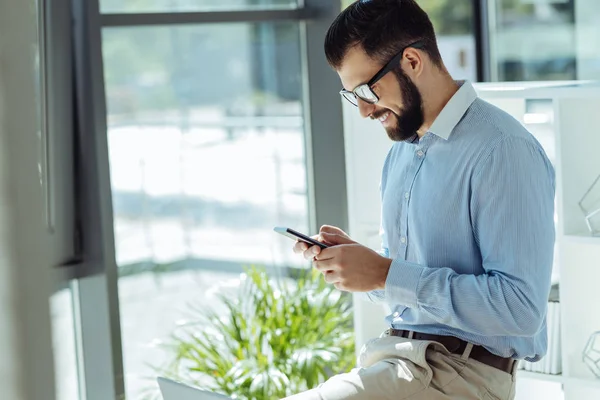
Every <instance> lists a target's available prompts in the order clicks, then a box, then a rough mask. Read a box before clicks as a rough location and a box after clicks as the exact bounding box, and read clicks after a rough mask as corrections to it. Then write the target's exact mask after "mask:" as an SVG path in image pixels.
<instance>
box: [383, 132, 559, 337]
mask: <svg viewBox="0 0 600 400" xmlns="http://www.w3.org/2000/svg"><path fill="white" fill-rule="evenodd" d="M554 194H555V177H554V169H553V167H552V165H551V163H550V161H549V160H548V158H547V157H546V155H545V153H544V152H543V150H542V149H541V148H540V147H539V145H538V144H537V143H536V142H535V141H531V140H528V139H525V138H515V137H504V138H502V139H500V140H499V142H498V143H497V144H496V146H495V147H494V148H493V150H492V151H491V152H490V153H489V155H488V156H487V157H485V158H484V159H482V161H481V162H480V163H479V164H478V168H476V169H475V171H474V172H473V175H472V178H471V197H470V205H469V207H470V213H471V219H472V222H471V223H472V227H473V235H474V238H475V240H476V242H477V244H478V245H479V248H480V251H481V258H482V267H483V270H484V273H482V274H481V275H472V274H458V273H456V272H455V271H454V270H453V269H452V268H451V266H444V265H442V266H435V267H433V266H432V267H427V266H423V265H418V264H414V263H410V262H406V261H404V260H399V259H396V260H393V261H392V265H391V268H390V271H389V274H388V277H387V281H386V288H385V292H384V294H383V296H384V297H385V299H386V301H387V302H388V303H390V304H403V305H405V306H407V307H410V308H413V309H418V311H419V312H420V313H424V314H425V315H427V316H428V317H430V318H432V319H434V320H435V321H438V322H439V323H442V324H445V325H448V326H452V327H455V328H458V329H461V330H463V331H466V332H471V333H474V334H478V335H485V336H498V335H500V336H505V335H510V336H532V335H534V334H535V333H537V332H538V331H539V329H540V328H541V326H542V323H543V320H544V314H545V310H546V303H547V300H548V293H549V290H550V279H551V273H552V263H553V250H554V240H555V232H554V229H555V228H554Z"/></svg>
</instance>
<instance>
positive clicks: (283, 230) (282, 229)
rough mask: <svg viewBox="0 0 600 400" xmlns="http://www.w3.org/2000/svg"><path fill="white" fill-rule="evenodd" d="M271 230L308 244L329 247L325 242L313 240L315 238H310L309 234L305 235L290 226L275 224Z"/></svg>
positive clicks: (323, 247)
mask: <svg viewBox="0 0 600 400" xmlns="http://www.w3.org/2000/svg"><path fill="white" fill-rule="evenodd" d="M273 230H274V231H275V232H277V233H281V234H282V235H283V236H287V237H289V238H291V239H294V240H300V241H301V242H304V243H306V244H307V245H309V246H319V247H320V248H321V249H326V248H328V247H329V246H328V245H326V244H325V243H322V242H319V241H318V240H315V239H313V238H311V237H310V236H306V235H304V234H302V233H300V232H297V231H295V230H293V229H292V228H285V227H282V226H276V227H275V228H273Z"/></svg>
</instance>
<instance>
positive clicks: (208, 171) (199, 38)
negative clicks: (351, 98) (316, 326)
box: [103, 22, 309, 399]
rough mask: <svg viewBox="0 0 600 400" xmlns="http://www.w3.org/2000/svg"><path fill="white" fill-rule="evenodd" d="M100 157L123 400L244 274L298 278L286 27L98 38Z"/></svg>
mask: <svg viewBox="0 0 600 400" xmlns="http://www.w3.org/2000/svg"><path fill="white" fill-rule="evenodd" d="M103 56H104V70H105V83H106V98H107V106H108V145H109V159H110V166H111V184H112V193H113V211H114V230H115V244H116V257H117V264H118V266H119V276H120V278H119V299H120V316H121V332H122V346H123V358H124V372H125V388H126V394H127V398H130V399H137V398H139V396H141V395H143V394H144V393H145V392H146V391H148V390H151V387H152V386H153V385H154V382H153V381H152V379H151V378H152V377H153V376H155V375H156V372H155V370H154V369H153V367H159V366H163V364H164V363H165V361H167V359H166V356H167V354H166V352H165V350H164V349H163V348H162V347H160V346H159V344H160V343H161V342H162V341H164V340H167V339H168V338H169V337H170V335H171V334H172V333H173V331H174V330H175V329H176V327H177V324H178V323H179V322H181V321H183V320H185V319H186V318H188V317H189V313H190V304H191V303H193V304H196V305H201V306H202V307H207V306H209V305H211V304H214V303H215V294H216V293H218V292H220V291H223V290H225V289H224V288H229V290H235V289H236V287H237V285H238V284H239V274H240V272H242V270H243V269H242V268H243V267H244V266H250V265H263V266H274V267H280V268H285V267H294V266H296V267H299V266H301V265H302V263H303V262H302V260H301V259H299V258H298V257H295V256H294V254H292V252H291V246H292V242H291V241H290V240H289V239H286V238H284V237H282V236H280V235H277V234H275V233H274V232H273V230H272V228H273V227H274V226H277V225H287V226H292V227H297V229H298V230H301V231H309V223H308V221H309V216H308V200H307V171H306V157H305V152H304V118H303V104H302V101H301V98H302V76H301V60H300V27H299V24H298V23H296V22H275V23H271V22H269V23H252V24H251V23H232V24H205V25H192V26H188V25H184V26H159V27H124V28H105V29H104V31H103Z"/></svg>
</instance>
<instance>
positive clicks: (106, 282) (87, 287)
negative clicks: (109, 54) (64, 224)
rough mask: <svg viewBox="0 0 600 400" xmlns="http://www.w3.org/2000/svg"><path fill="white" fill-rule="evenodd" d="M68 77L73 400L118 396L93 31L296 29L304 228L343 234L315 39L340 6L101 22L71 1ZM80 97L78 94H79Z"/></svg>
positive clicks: (335, 104)
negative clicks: (75, 239) (75, 253)
mask: <svg viewBox="0 0 600 400" xmlns="http://www.w3.org/2000/svg"><path fill="white" fill-rule="evenodd" d="M72 1H73V11H74V14H73V15H74V26H75V31H74V32H73V38H74V41H75V47H74V57H75V60H76V66H75V72H76V76H77V82H78V85H77V88H78V92H77V96H76V97H77V108H78V111H79V112H78V114H77V115H78V118H79V120H78V125H79V126H78V135H77V137H76V146H77V157H76V159H77V160H78V162H79V173H78V175H79V178H80V179H79V181H78V182H79V185H78V188H77V196H78V200H79V203H78V206H79V213H80V223H81V249H82V252H81V254H80V256H81V257H80V259H75V260H73V263H72V264H73V265H71V270H72V271H73V274H74V276H75V277H76V281H75V282H74V283H73V284H72V286H71V287H72V290H73V295H74V301H75V306H74V308H75V312H76V320H77V321H78V325H79V327H78V328H79V329H78V332H77V337H78V338H79V341H78V353H79V354H80V357H81V369H80V371H81V375H82V376H81V377H80V378H81V382H80V388H81V393H80V395H81V398H82V400H83V399H85V400H100V399H102V400H105V399H115V400H116V399H121V398H124V396H125V383H124V371H123V349H122V341H121V327H120V310H119V299H118V271H117V265H116V261H115V245H114V226H113V210H112V197H111V196H112V194H111V185H110V176H109V160H108V143H107V135H106V132H107V115H106V93H105V86H104V72H103V57H102V29H103V28H107V27H135V26H150V25H184V24H207V23H231V22H240V23H241V22H264V21H282V20H287V21H297V22H298V23H299V25H300V32H301V52H302V54H301V56H302V66H301V70H302V74H303V79H302V81H303V104H304V118H305V138H306V141H305V149H306V162H307V180H308V182H307V184H308V193H309V196H308V197H309V223H310V226H311V228H312V229H313V231H315V232H316V231H317V228H318V226H320V225H323V224H331V225H336V226H339V227H341V228H342V229H347V226H348V222H347V197H346V172H345V167H346V166H345V155H344V133H343V122H342V104H341V100H340V98H339V95H338V88H339V78H338V77H337V75H336V74H335V72H334V71H332V70H331V68H330V67H329V66H328V65H327V62H326V60H325V57H324V54H323V39H324V36H325V32H326V30H327V28H328V27H329V24H330V23H331V21H332V20H333V18H335V16H336V15H337V14H338V13H339V11H340V10H341V4H340V1H339V0H332V1H327V2H323V1H322V0H305V1H304V2H300V5H299V7H300V8H297V9H289V10H287V9H286V10H248V11H230V12H228V11H219V12H195V13H156V14H148V13H143V14H101V12H100V6H99V1H100V0H72ZM83 88H85V91H84V90H83Z"/></svg>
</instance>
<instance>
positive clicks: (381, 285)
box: [377, 257, 392, 290]
mask: <svg viewBox="0 0 600 400" xmlns="http://www.w3.org/2000/svg"><path fill="white" fill-rule="evenodd" d="M380 265H381V266H380V270H381V275H380V276H381V278H380V279H379V282H378V285H377V289H379V290H385V283H386V281H387V277H388V274H389V272H390V268H391V266H392V260H391V259H389V258H386V257H381V264H380Z"/></svg>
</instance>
